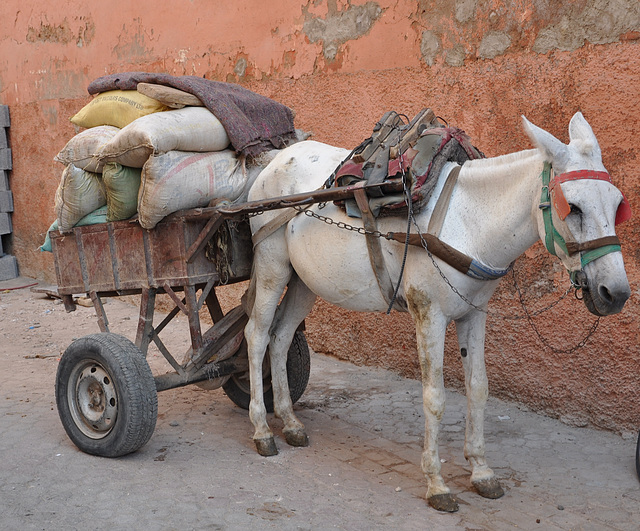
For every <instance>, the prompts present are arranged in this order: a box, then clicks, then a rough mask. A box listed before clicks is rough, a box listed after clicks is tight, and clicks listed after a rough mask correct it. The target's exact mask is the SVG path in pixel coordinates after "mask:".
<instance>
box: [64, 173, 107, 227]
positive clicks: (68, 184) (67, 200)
mask: <svg viewBox="0 0 640 531" xmlns="http://www.w3.org/2000/svg"><path fill="white" fill-rule="evenodd" d="M106 204H107V196H106V195H105V191H104V185H103V184H102V179H100V175H99V174H97V173H93V172H89V171H85V170H81V169H80V168H76V167H75V166H74V165H73V164H69V165H68V166H67V167H66V168H65V169H64V171H63V172H62V179H61V180H60V184H59V185H58V189H57V190H56V197H55V204H54V210H55V213H56V218H57V220H58V228H59V229H60V232H69V231H70V230H71V228H72V227H73V226H74V225H75V224H76V223H78V221H80V220H81V219H82V218H83V217H85V216H86V215H87V214H89V213H91V212H93V211H94V210H96V209H97V208H100V207H101V206H104V205H106Z"/></svg>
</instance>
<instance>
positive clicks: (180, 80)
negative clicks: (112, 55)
mask: <svg viewBox="0 0 640 531" xmlns="http://www.w3.org/2000/svg"><path fill="white" fill-rule="evenodd" d="M138 83H155V84H157V85H166V86H169V87H174V88H177V89H179V90H183V91H185V92H189V93H190V94H193V95H194V96H197V97H198V99H199V100H200V101H201V102H202V103H203V104H204V105H205V107H207V108H208V109H209V110H210V111H211V112H212V113H213V114H214V115H215V116H216V118H218V120H220V121H221V122H222V125H223V126H224V128H225V130H226V132H227V135H228V136H229V140H230V141H231V145H232V146H233V148H234V149H235V150H236V152H238V153H240V154H244V155H250V156H257V155H259V154H260V153H262V152H264V151H267V150H270V149H274V148H276V149H282V148H284V147H286V146H287V145H288V144H290V143H292V142H294V141H295V138H296V134H295V126H294V124H293V112H292V111H291V109H289V107H287V106H286V105H283V104H281V103H278V102H276V101H274V100H272V99H270V98H267V97H266V96H262V95H260V94H256V93H255V92H252V91H250V90H248V89H246V88H244V87H241V86H240V85H236V84H234V83H224V82H222V81H210V80H208V79H204V78H201V77H197V76H172V75H169V74H162V73H160V74H155V73H147V72H125V73H120V74H110V75H107V76H103V77H99V78H98V79H96V80H94V81H92V82H91V83H90V84H89V87H88V88H87V90H88V91H89V94H98V93H100V92H106V91H108V90H116V89H120V90H136V88H137V85H138Z"/></svg>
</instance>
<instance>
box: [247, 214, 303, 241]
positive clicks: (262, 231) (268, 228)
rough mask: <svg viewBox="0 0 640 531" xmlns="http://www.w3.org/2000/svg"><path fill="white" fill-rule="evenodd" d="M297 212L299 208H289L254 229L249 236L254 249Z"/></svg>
mask: <svg viewBox="0 0 640 531" xmlns="http://www.w3.org/2000/svg"><path fill="white" fill-rule="evenodd" d="M310 206H311V205H307V206H306V207H304V210H306V209H307V208H309V207H310ZM298 214H300V210H295V209H293V208H290V209H287V210H285V211H284V212H281V213H280V214H278V215H277V216H276V217H275V218H273V219H272V220H271V221H268V222H267V223H265V224H264V225H263V226H262V227H260V228H259V229H258V230H257V231H256V233H255V234H253V235H252V236H251V240H252V241H253V248H254V249H255V248H256V246H257V245H258V244H259V243H260V242H261V241H262V240H265V239H266V238H268V237H269V236H271V235H272V234H273V233H274V232H275V231H277V230H278V229H279V228H280V227H282V226H283V225H286V224H287V223H289V222H290V221H291V220H292V219H293V218H295V217H296V216H297V215H298Z"/></svg>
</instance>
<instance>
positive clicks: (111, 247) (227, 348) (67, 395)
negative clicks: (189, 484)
mask: <svg viewBox="0 0 640 531" xmlns="http://www.w3.org/2000/svg"><path fill="white" fill-rule="evenodd" d="M371 186H372V187H374V186H375V187H376V188H380V187H382V188H383V189H384V191H385V192H387V193H390V192H391V193H393V192H396V193H397V192H399V191H401V190H402V183H401V182H400V181H399V180H392V181H387V182H385V183H383V184H377V185H371ZM356 188H362V187H356V186H345V187H342V188H334V189H330V190H319V191H315V192H310V193H305V194H299V195H293V196H287V197H282V198H275V199H268V200H265V201H259V202H254V203H243V204H241V205H238V206H235V207H226V208H215V207H211V208H199V209H193V210H185V211H181V212H177V213H175V214H172V215H170V216H168V217H166V218H165V219H164V220H162V221H161V222H160V223H159V224H158V225H157V226H156V227H155V228H154V229H153V230H145V229H143V228H142V227H141V226H140V225H139V224H138V223H137V222H135V221H118V222H110V223H101V224H96V225H88V226H83V227H75V228H74V229H73V230H72V232H71V233H65V234H61V233H60V232H51V233H50V236H51V243H52V250H53V254H54V260H55V267H56V276H57V282H58V294H59V295H60V296H61V297H62V299H63V301H64V304H65V308H66V309H67V311H73V310H74V309H75V303H74V299H73V295H74V294H82V293H87V294H88V295H89V297H90V298H91V300H92V302H93V305H94V307H95V310H96V314H97V316H98V324H99V327H100V330H101V333H99V334H92V335H89V336H85V337H82V338H80V339H77V340H76V341H74V342H73V343H72V344H71V345H70V346H69V347H68V348H67V349H66V351H65V352H64V354H63V356H62V358H61V360H60V364H59V366H58V372H57V377H56V402H57V406H58V413H59V415H60V419H61V421H62V424H63V426H64V428H65V430H66V432H67V434H68V435H69V437H70V438H71V440H72V441H73V442H74V443H75V444H76V446H78V448H80V449H81V450H83V451H84V452H87V453H90V454H95V455H101V456H107V457H116V456H121V455H125V454H127V453H130V452H134V451H136V450H137V449H139V448H141V447H142V446H143V445H144V444H145V443H146V442H147V441H148V440H149V438H150V437H151V435H152V433H153V430H154V428H155V423H156V417H157V392H158V391H163V390H166V389H172V388H176V387H180V386H184V385H189V384H194V383H200V382H206V385H207V388H216V387H222V388H223V389H224V391H225V393H226V394H227V395H228V396H229V398H231V400H233V402H235V403H236V404H237V405H239V406H241V407H244V408H248V407H249V400H250V390H249V374H248V368H249V365H248V358H247V349H246V342H245V341H244V327H245V324H246V322H247V319H248V318H247V315H246V314H245V312H244V310H243V309H242V305H238V306H237V307H236V308H234V309H233V310H231V311H230V312H229V313H227V314H226V315H224V314H223V311H222V309H221V307H220V303H219V301H218V298H217V296H216V291H215V290H216V287H218V286H220V285H221V284H229V283H235V282H239V281H243V280H246V279H248V278H249V277H250V274H251V267H252V258H253V247H252V241H251V231H250V227H249V223H248V221H247V219H246V215H247V214H251V213H258V212H261V211H264V210H271V209H278V208H287V207H291V206H296V205H309V204H312V203H319V202H325V201H331V200H338V199H345V198H348V197H353V193H354V191H355V190H356ZM160 293H165V294H167V295H168V296H169V297H170V299H171V300H172V301H173V303H174V308H173V309H172V310H171V311H170V312H169V314H168V315H167V316H166V317H165V318H164V319H163V320H162V321H160V322H159V323H157V324H155V323H154V310H155V300H156V296H157V295H158V294H160ZM121 295H140V315H139V319H138V326H137V331H136V337H135V341H134V342H131V341H130V340H128V339H126V338H125V337H123V336H121V335H118V334H115V333H112V332H111V331H110V330H109V321H108V319H107V315H106V313H105V310H104V307H103V303H102V300H103V298H104V297H112V296H121ZM203 306H206V308H207V310H208V312H209V315H210V316H211V319H212V321H213V323H214V324H213V326H212V327H211V328H209V329H208V330H206V331H205V332H203V331H202V325H201V321H200V313H199V312H200V310H201V309H202V308H203ZM180 312H182V313H184V314H185V315H186V317H187V320H188V323H189V333H190V337H191V345H190V348H189V350H188V351H187V352H186V353H185V355H184V356H183V360H182V361H179V360H178V359H176V357H174V355H173V354H172V353H170V352H169V350H168V349H167V347H166V346H165V344H164V343H163V341H162V339H161V338H160V334H161V332H162V331H163V329H164V328H165V327H166V326H167V324H168V323H169V322H170V321H171V320H172V319H173V318H174V317H176V315H178V314H179V313H180ZM151 342H153V343H155V345H156V346H157V347H158V349H159V350H160V352H161V353H162V355H163V356H164V358H165V359H166V360H167V362H168V363H169V364H170V365H171V367H172V368H173V371H172V372H169V373H166V374H161V375H156V376H154V375H153V374H152V372H151V369H150V367H149V364H148V363H147V361H146V356H147V352H148V348H149V345H150V344H151ZM309 368H310V362H309V348H308V345H307V342H306V339H305V336H304V333H303V331H302V330H298V331H297V332H296V335H295V336H294V339H293V342H292V344H291V346H290V348H289V354H288V361H287V373H288V381H289V387H290V392H291V398H292V400H293V401H294V402H295V401H296V400H298V399H299V398H300V396H302V393H303V392H304V390H305V388H306V386H307V383H308V380H309ZM265 374H266V377H267V378H268V381H265V389H266V391H265V403H266V405H267V408H268V409H272V407H273V395H272V390H271V385H270V374H269V371H268V370H267V371H265Z"/></svg>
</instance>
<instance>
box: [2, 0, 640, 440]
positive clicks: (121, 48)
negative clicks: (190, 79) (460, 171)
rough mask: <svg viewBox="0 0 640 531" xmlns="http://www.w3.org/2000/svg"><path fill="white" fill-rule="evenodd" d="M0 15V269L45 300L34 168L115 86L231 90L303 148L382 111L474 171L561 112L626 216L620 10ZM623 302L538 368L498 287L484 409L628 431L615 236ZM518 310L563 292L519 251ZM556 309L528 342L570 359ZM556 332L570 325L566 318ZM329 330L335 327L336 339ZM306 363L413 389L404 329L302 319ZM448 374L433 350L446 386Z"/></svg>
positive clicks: (553, 275)
mask: <svg viewBox="0 0 640 531" xmlns="http://www.w3.org/2000/svg"><path fill="white" fill-rule="evenodd" d="M266 5H267V4H266V3H265V2H264V0H238V1H237V2H228V1H222V0H166V1H165V2H162V3H156V4H154V6H153V8H152V9H145V8H142V7H139V6H138V5H137V4H136V3H134V2H130V1H124V0H112V2H110V3H108V4H105V3H95V2H85V1H80V0H64V1H62V0H50V1H49V2H46V3H43V2H36V1H35V0H3V2H2V3H0V20H2V28H3V30H2V32H0V104H3V105H8V106H9V107H10V110H11V132H10V139H9V141H10V144H11V149H12V156H13V170H12V174H11V178H12V183H11V190H12V192H13V197H14V212H13V217H12V224H13V236H12V237H13V242H12V249H13V252H14V254H15V256H16V257H17V258H18V262H19V267H20V270H21V272H22V273H23V274H25V275H31V276H35V277H38V278H42V279H45V280H48V281H52V280H53V277H54V267H53V262H52V259H51V256H50V255H49V254H48V253H41V252H39V251H38V250H37V249H38V247H39V246H40V244H41V243H42V240H43V238H44V234H45V232H46V230H47V228H48V227H49V225H50V224H51V222H52V221H53V196H54V193H55V189H56V187H57V185H58V182H59V179H60V172H61V167H60V165H59V164H57V163H55V162H53V157H54V155H55V154H56V153H57V152H58V151H59V150H60V149H61V148H62V146H64V144H65V143H66V142H67V141H68V140H69V138H71V137H72V136H73V135H74V134H75V133H76V132H77V130H76V129H74V127H73V126H72V125H71V123H70V122H69V117H70V116H72V115H73V114H74V113H75V112H77V110H78V109H79V108H80V107H81V106H82V105H84V104H85V103H87V102H88V101H89V96H88V94H87V92H86V87H87V85H88V84H89V83H90V82H91V81H92V80H93V79H95V78H96V77H98V76H101V75H103V74H107V73H116V72H122V71H133V70H143V71H153V72H167V73H170V74H174V75H196V76H204V77H206V78H207V79H214V80H220V81H229V82H233V83H239V84H241V85H243V86H245V87H248V88H250V89H252V90H255V91H256V92H259V93H261V94H264V95H266V96H269V97H272V98H274V99H277V100H278V101H281V102H283V103H285V104H286V105H288V106H290V107H291V108H292V109H293V110H294V111H295V113H296V124H297V126H298V127H299V128H301V129H303V130H305V131H309V132H311V133H312V134H313V138H314V139H316V140H319V141H323V142H328V143H332V144H335V145H340V146H343V147H354V146H355V145H357V144H358V143H359V142H360V141H361V140H362V139H363V138H366V137H367V136H368V135H369V134H370V132H371V128H372V127H373V124H375V122H376V121H377V120H378V119H379V118H380V117H381V116H382V115H383V114H384V113H385V112H386V111H388V110H391V109H394V110H396V111H398V112H402V113H404V114H406V115H408V116H413V115H415V114H416V113H417V112H418V111H419V110H420V109H422V108H424V107H427V106H429V107H432V108H433V109H434V110H435V111H436V112H437V114H439V115H440V116H442V117H444V118H445V119H446V120H447V121H448V122H449V123H451V124H454V125H457V126H459V127H462V128H463V129H464V130H465V131H467V133H468V134H470V135H471V137H472V138H473V140H474V143H475V144H476V145H478V147H480V148H481V149H482V151H483V152H485V153H486V154H487V155H490V156H493V155H500V154H504V153H508V152H512V151H516V150H520V149H525V148H528V147H530V145H529V142H528V140H527V138H526V136H525V135H524V133H523V131H522V129H521V126H520V116H521V115H526V116H527V117H528V118H529V119H530V120H532V121H533V122H534V123H536V124H537V125H540V126H542V127H544V128H545V129H547V130H549V131H550V132H551V133H553V134H554V135H556V136H557V137H558V138H560V139H561V140H563V141H567V124H568V122H569V119H570V118H571V116H572V115H573V113H575V112H576V111H578V110H581V111H582V112H583V113H584V114H585V116H586V117H587V119H588V120H589V121H590V123H591V125H592V127H593V128H594V131H595V132H596V134H597V135H598V137H599V139H600V142H601V147H602V152H603V160H604V164H605V166H606V167H607V168H608V169H609V171H610V172H611V174H612V175H613V179H614V182H615V183H616V184H617V185H618V186H619V187H620V188H621V189H622V190H623V191H624V192H625V194H626V195H627V197H628V198H629V199H630V201H631V204H632V205H634V204H637V203H638V197H640V183H639V179H638V170H637V167H638V163H639V162H640V148H639V147H638V143H637V138H640V105H638V102H639V101H640V67H639V66H638V63H639V62H640V61H638V58H639V57H640V2H638V1H637V0H575V1H571V2H557V1H553V0H510V1H507V0H273V1H270V2H268V8H267V7H266ZM619 235H620V238H621V240H622V241H623V252H624V255H625V263H626V268H627V273H628V275H629V278H630V280H631V284H632V290H633V296H632V298H631V300H630V302H629V303H627V308H626V309H625V310H624V312H623V313H622V314H620V315H617V316H614V317H609V318H606V319H603V321H602V323H601V325H600V327H599V331H598V333H597V334H596V336H595V337H594V338H593V339H591V340H590V341H589V343H588V344H587V346H586V347H585V348H584V349H583V350H582V351H581V352H579V353H577V354H575V355H571V356H569V357H565V358H558V357H557V356H555V355H552V354H550V353H549V352H548V351H547V350H545V349H544V348H543V347H542V346H541V344H540V342H539V340H538V338H537V337H536V335H535V334H534V333H532V331H531V330H530V329H529V327H528V325H527V323H526V321H525V320H523V319H516V318H513V317H517V315H518V307H517V305H516V304H515V292H514V290H513V288H512V287H511V285H510V284H509V283H508V281H503V283H502V284H501V288H500V289H499V290H498V292H497V294H496V296H495V297H494V299H493V302H492V307H493V308H494V314H492V316H491V317H490V319H489V323H488V339H487V364H488V371H489V379H490V382H491V390H492V392H493V393H496V394H499V395H500V396H507V397H511V398H516V399H518V400H521V401H522V402H524V403H526V404H527V405H529V406H530V407H532V408H534V409H536V410H541V411H545V412H547V413H549V414H553V415H556V416H562V417H563V418H565V419H568V421H571V422H574V423H576V424H580V423H591V424H594V425H598V426H601V427H604V428H607V429H616V430H619V431H623V430H625V429H629V428H630V427H632V426H636V427H637V426H638V425H640V410H639V409H638V408H636V409H630V408H629V407H628V404H629V403H635V402H637V396H636V395H637V389H638V388H640V351H639V347H638V345H639V344H640V325H638V321H639V320H638V319H637V314H638V313H640V306H639V303H638V302H637V301H636V299H638V295H639V294H640V289H639V285H640V272H639V271H638V269H639V265H640V245H638V243H639V241H640V225H639V224H638V221H637V219H635V218H634V220H633V221H631V222H630V223H628V224H625V225H624V226H621V227H620V228H619ZM518 274H519V278H521V282H522V283H523V285H524V286H525V287H526V289H525V292H526V293H525V295H526V296H527V297H528V298H529V300H531V301H533V302H534V303H537V302H539V303H540V306H544V305H546V304H548V303H550V302H552V301H553V300H554V297H557V295H558V290H561V291H562V290H563V288H564V286H565V285H566V273H565V271H564V270H563V269H562V267H561V266H559V264H558V263H557V262H556V261H554V260H553V259H551V258H550V257H549V256H548V255H547V253H546V252H545V251H544V248H542V247H540V246H537V247H534V248H533V249H532V250H530V251H528V252H527V253H526V254H525V256H524V257H523V258H522V259H521V260H519V261H518ZM573 302H574V301H569V300H566V301H563V302H562V304H563V305H564V306H561V307H560V310H556V311H553V312H548V313H547V314H546V317H545V321H544V326H545V328H548V329H550V330H552V333H551V334H550V335H551V338H552V340H554V341H556V342H557V343H556V344H559V345H572V344H575V343H577V342H578V341H579V340H580V339H581V338H582V337H583V335H584V332H585V328H588V326H590V323H591V322H592V321H591V318H590V316H589V315H588V314H585V313H580V312H581V311H582V310H581V309H580V308H578V307H576V305H575V304H572V303H573ZM567 316H569V317H570V318H567ZM344 323H348V325H345V324H344ZM307 330H308V335H309V337H310V340H311V342H312V346H313V347H314V348H316V349H317V350H322V351H324V352H327V353H331V354H333V355H336V356H339V357H344V358H349V359H351V360H352V361H355V362H356V363H368V364H378V365H382V366H385V367H387V368H391V369H393V370H396V371H398V372H401V373H403V374H405V375H411V376H414V377H417V376H418V363H417V359H416V355H415V339H414V338H413V325H412V324H411V322H410V320H409V319H408V318H407V316H405V315H400V314H392V315H391V316H378V315H369V314H366V315H364V316H361V315H355V314H346V313H345V312H341V311H339V310H336V309H335V308H332V307H329V306H328V305H325V304H322V303H320V304H319V305H318V306H317V307H316V309H315V310H314V313H313V315H312V317H311V318H310V319H309V321H308V324H307ZM445 378H446V379H447V382H448V383H449V384H450V385H460V381H461V379H462V370H461V365H460V362H459V356H458V354H457V348H456V339H455V335H454V334H452V333H451V332H450V334H449V346H448V349H447V373H446V375H445Z"/></svg>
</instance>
